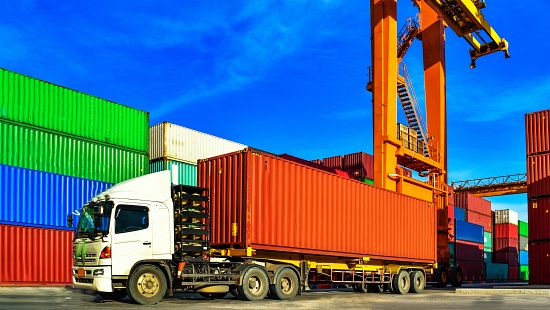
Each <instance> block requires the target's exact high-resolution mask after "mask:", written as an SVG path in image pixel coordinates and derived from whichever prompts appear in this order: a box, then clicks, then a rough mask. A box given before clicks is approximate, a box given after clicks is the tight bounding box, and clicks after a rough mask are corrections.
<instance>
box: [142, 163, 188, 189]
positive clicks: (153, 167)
mask: <svg viewBox="0 0 550 310" xmlns="http://www.w3.org/2000/svg"><path fill="white" fill-rule="evenodd" d="M149 170H150V171H151V172H159V171H163V170H170V172H171V175H172V183H173V184H182V185H191V186H197V165H192V164H188V163H182V162H179V161H175V160H164V159H159V160H153V161H151V162H150V163H149Z"/></svg>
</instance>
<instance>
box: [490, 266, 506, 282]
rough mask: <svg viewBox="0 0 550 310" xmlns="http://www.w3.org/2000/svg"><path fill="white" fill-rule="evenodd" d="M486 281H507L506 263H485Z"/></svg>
mask: <svg viewBox="0 0 550 310" xmlns="http://www.w3.org/2000/svg"><path fill="white" fill-rule="evenodd" d="M485 273H486V275H487V281H508V264H496V263H486V264H485Z"/></svg>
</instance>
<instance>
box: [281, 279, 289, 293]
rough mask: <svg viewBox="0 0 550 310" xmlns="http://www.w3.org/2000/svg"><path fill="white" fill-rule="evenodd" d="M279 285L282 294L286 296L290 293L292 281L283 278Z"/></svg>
mask: <svg viewBox="0 0 550 310" xmlns="http://www.w3.org/2000/svg"><path fill="white" fill-rule="evenodd" d="M280 285H281V286H280V287H281V291H282V292H283V293H285V294H288V293H290V292H291V291H292V280H291V279H290V278H289V277H283V278H282V279H281V283H280Z"/></svg>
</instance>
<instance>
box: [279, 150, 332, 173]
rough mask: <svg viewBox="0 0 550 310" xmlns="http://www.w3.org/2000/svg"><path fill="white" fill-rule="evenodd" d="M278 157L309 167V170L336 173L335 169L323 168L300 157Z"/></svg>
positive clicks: (288, 155)
mask: <svg viewBox="0 0 550 310" xmlns="http://www.w3.org/2000/svg"><path fill="white" fill-rule="evenodd" d="M279 157H281V158H284V159H286V160H291V161H294V162H297V163H300V164H302V165H306V166H309V167H311V168H315V169H321V170H324V171H327V172H331V173H336V169H332V168H329V167H325V166H323V165H322V164H317V163H315V162H313V161H309V160H305V159H302V158H300V157H296V156H292V155H290V154H281V155H279Z"/></svg>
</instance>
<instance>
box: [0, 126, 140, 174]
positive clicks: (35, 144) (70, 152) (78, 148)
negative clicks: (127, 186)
mask: <svg viewBox="0 0 550 310" xmlns="http://www.w3.org/2000/svg"><path fill="white" fill-rule="evenodd" d="M0 150H2V151H1V152H0V164H4V165H9V166H17V167H22V168H28V169H34V170H40V171H45V172H51V173H57V174H63V175H68V176H73V177H79V178H84V179H89V180H96V181H103V182H109V183H118V182H121V181H124V180H127V179H131V178H134V177H137V176H140V175H143V174H145V173H147V170H148V160H147V155H144V154H142V153H138V152H135V151H130V150H125V149H120V148H115V147H112V146H107V145H105V144H99V143H93V142H88V141H83V140H78V139H75V138H72V137H67V136H63V135H58V134H53V133H50V132H46V131H41V130H36V129H33V128H29V127H26V126H23V125H19V126H18V125H14V124H10V123H4V122H1V121H0Z"/></svg>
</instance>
